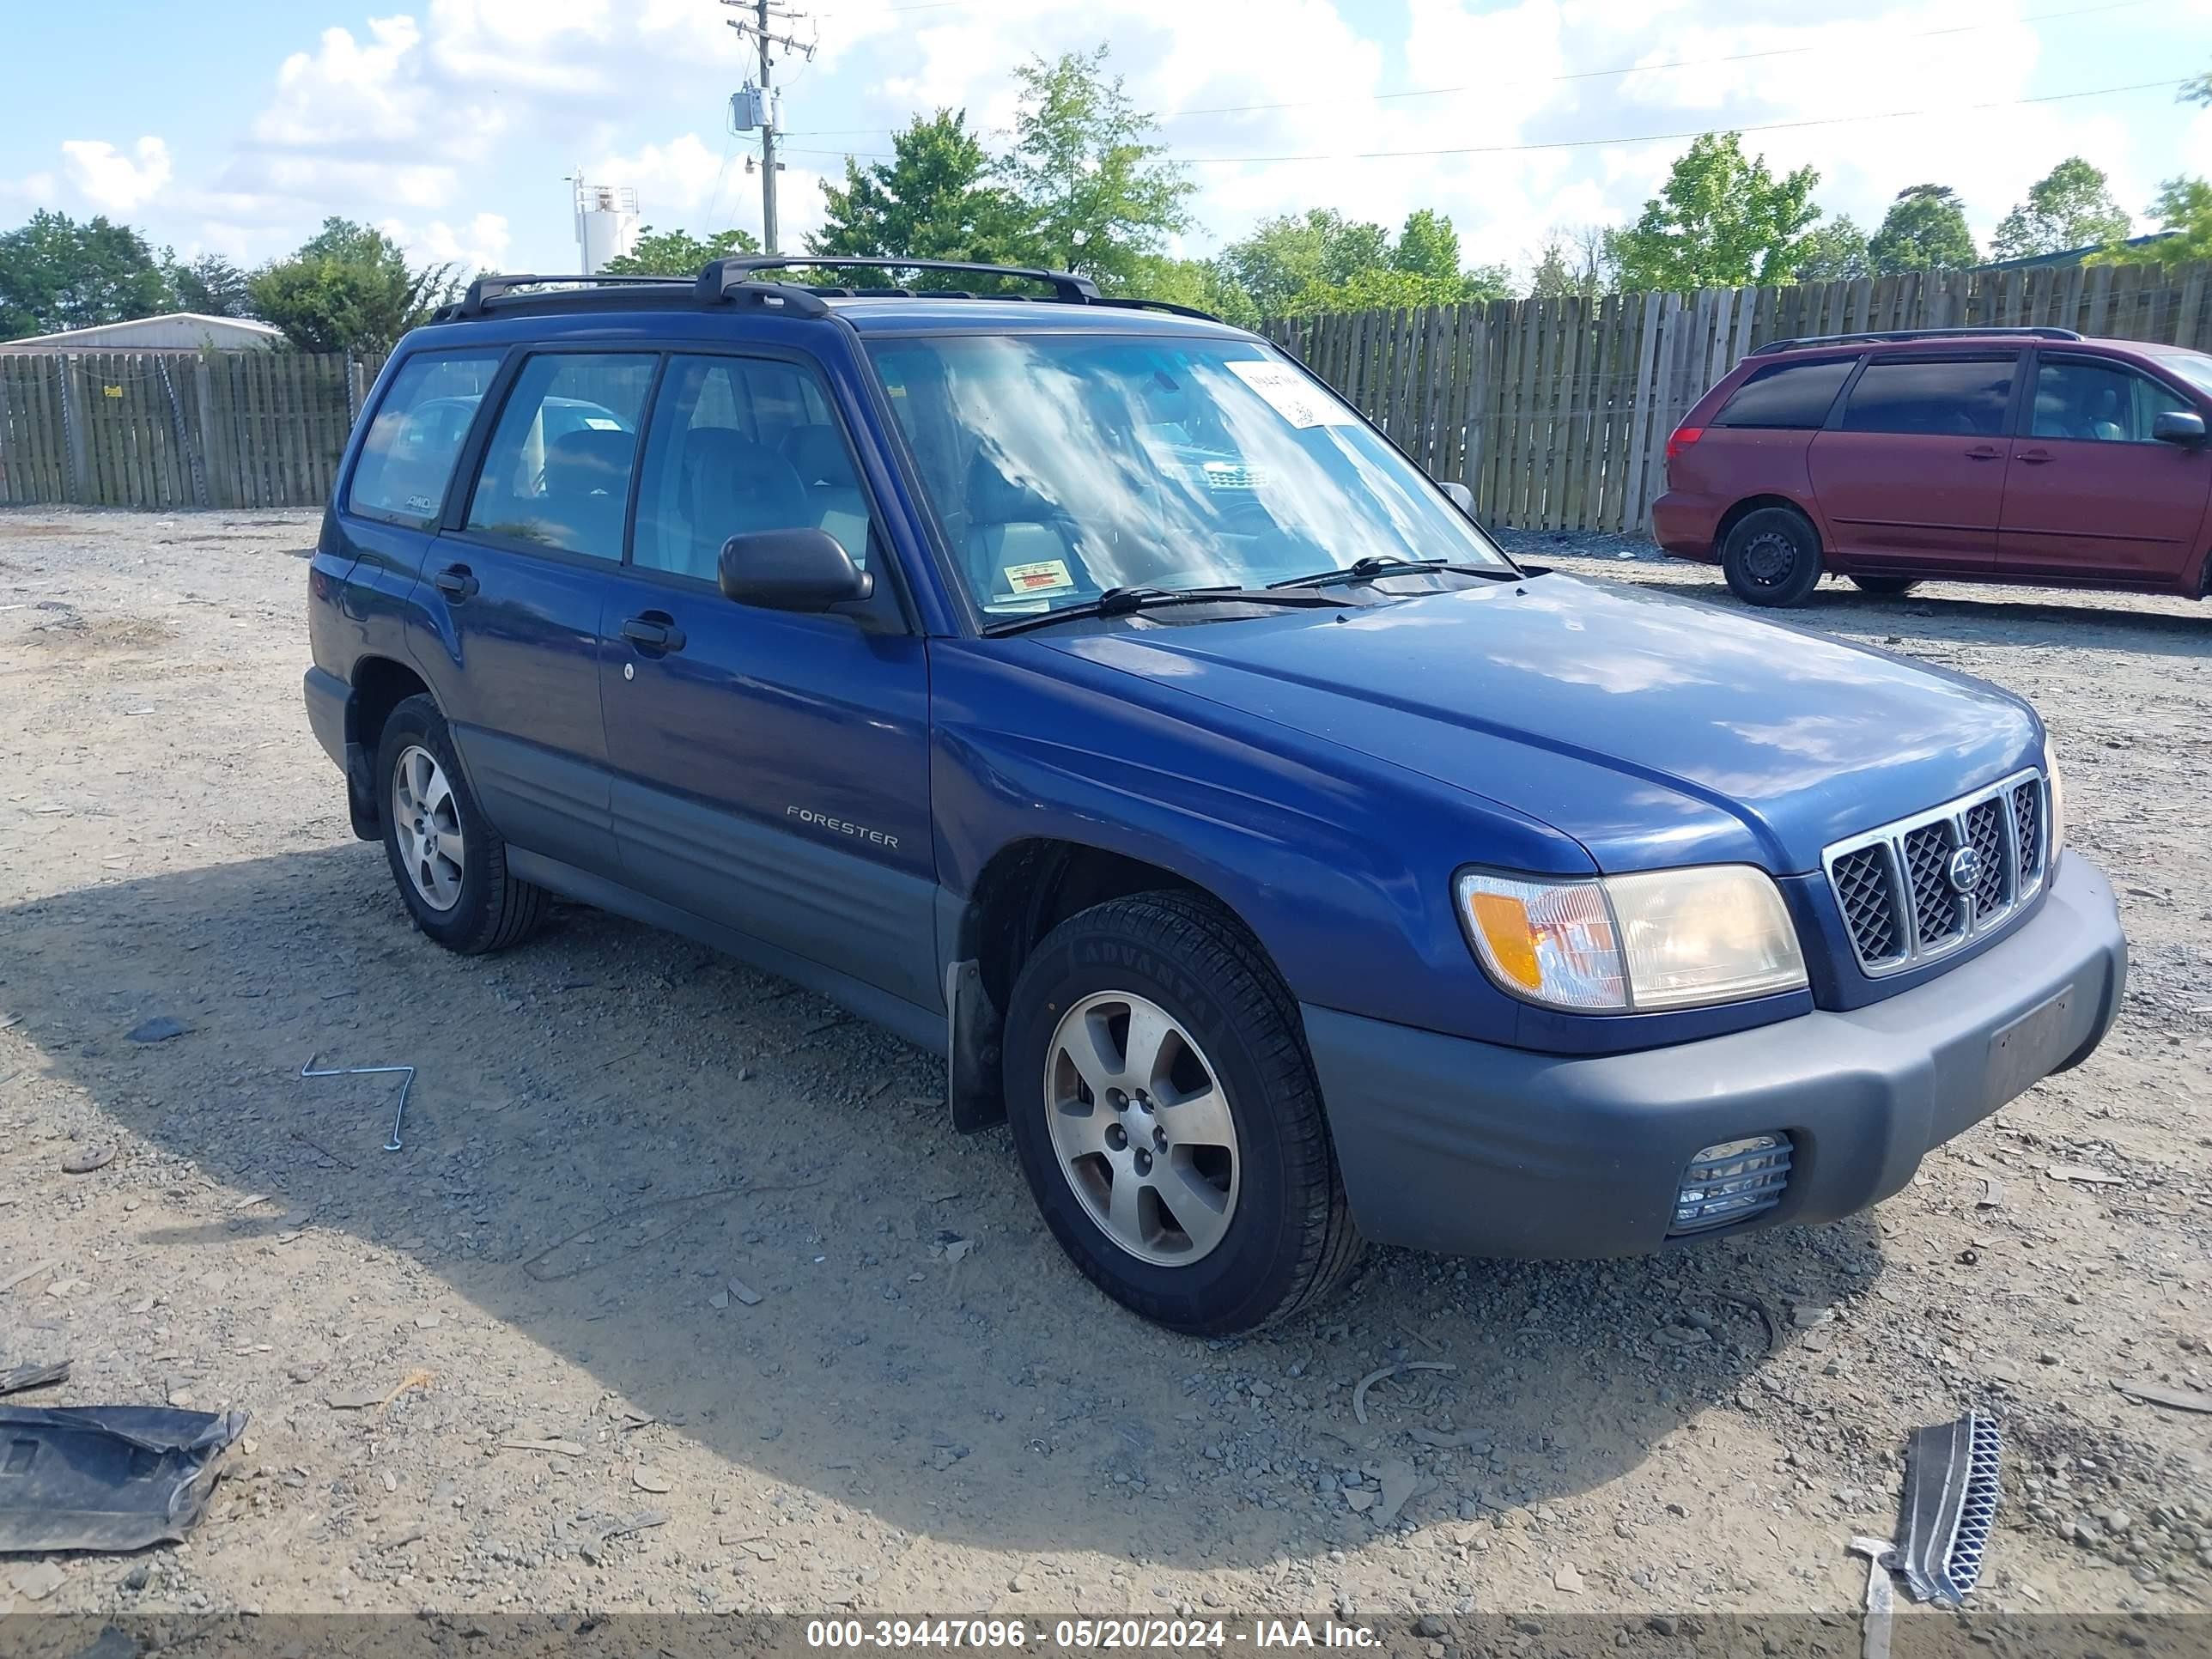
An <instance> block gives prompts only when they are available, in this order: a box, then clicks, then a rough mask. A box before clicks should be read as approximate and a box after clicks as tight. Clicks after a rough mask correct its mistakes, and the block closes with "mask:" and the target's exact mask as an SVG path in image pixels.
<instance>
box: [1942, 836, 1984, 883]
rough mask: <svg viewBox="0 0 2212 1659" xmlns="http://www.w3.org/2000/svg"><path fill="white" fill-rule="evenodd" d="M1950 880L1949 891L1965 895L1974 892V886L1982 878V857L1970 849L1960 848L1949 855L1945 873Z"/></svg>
mask: <svg viewBox="0 0 2212 1659" xmlns="http://www.w3.org/2000/svg"><path fill="white" fill-rule="evenodd" d="M1945 873H1946V874H1947V875H1948V876H1949V878H1950V880H1951V890H1952V891H1953V892H1954V893H1960V894H1966V893H1971V892H1972V891H1973V890H1974V884H1975V883H1976V882H1978V881H1979V880H1980V879H1981V878H1982V855H1981V854H1979V853H1977V852H1976V851H1975V850H1974V849H1973V848H1971V847H1961V848H1960V849H1959V850H1958V851H1957V852H1955V853H1954V854H1951V863H1950V866H1949V867H1948V870H1947V871H1946V872H1945Z"/></svg>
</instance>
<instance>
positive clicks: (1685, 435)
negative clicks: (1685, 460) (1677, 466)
mask: <svg viewBox="0 0 2212 1659" xmlns="http://www.w3.org/2000/svg"><path fill="white" fill-rule="evenodd" d="M1704 436H1705V428H1703V427H1701V426H1678V427H1676V428H1674V432H1673V434H1672V435H1670V436H1669V437H1668V440H1667V459H1668V460H1670V461H1671V460H1673V459H1675V457H1677V456H1679V455H1680V453H1682V452H1683V451H1684V450H1686V449H1687V448H1688V447H1690V446H1691V445H1692V444H1693V443H1695V442H1697V441H1698V440H1699V439H1700V438H1702V437H1704Z"/></svg>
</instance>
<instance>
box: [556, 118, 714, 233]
mask: <svg viewBox="0 0 2212 1659" xmlns="http://www.w3.org/2000/svg"><path fill="white" fill-rule="evenodd" d="M730 170H731V171H735V164H734V163H732V166H731V168H730ZM724 171H725V168H724V162H723V158H722V156H721V155H720V154H718V153H717V152H716V151H714V150H712V149H708V146H707V142H706V140H704V139H703V138H702V137H700V136H699V135H698V134H697V133H696V132H687V133H684V135H683V136H682V137H677V138H671V139H670V140H669V141H668V142H667V143H665V144H647V145H645V146H643V147H642V148H641V149H635V150H633V151H632V152H631V153H630V154H629V155H602V156H601V157H600V158H599V160H598V161H594V162H592V165H591V166H590V167H586V168H585V170H584V176H585V177H586V179H589V180H590V181H591V182H592V183H593V184H595V185H629V187H630V188H631V189H632V190H635V191H636V192H637V202H638V214H639V216H640V217H641V219H643V220H644V222H646V223H647V224H650V225H657V226H659V228H661V229H663V230H665V229H667V228H669V227H670V223H671V221H673V220H678V219H680V218H682V217H683V216H685V215H688V214H690V213H691V212H692V211H694V210H696V209H698V208H701V207H703V206H705V205H707V202H708V197H710V196H711V195H713V194H714V192H715V187H716V185H719V184H720V183H721V182H722V179H723V174H724Z"/></svg>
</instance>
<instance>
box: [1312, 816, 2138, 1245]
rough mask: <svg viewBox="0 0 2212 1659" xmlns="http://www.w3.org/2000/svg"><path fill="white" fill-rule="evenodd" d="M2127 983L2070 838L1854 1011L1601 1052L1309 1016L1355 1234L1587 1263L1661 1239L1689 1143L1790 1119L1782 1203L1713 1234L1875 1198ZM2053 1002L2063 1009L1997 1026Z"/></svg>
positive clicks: (2059, 1065) (2054, 1055)
mask: <svg viewBox="0 0 2212 1659" xmlns="http://www.w3.org/2000/svg"><path fill="white" fill-rule="evenodd" d="M2126 979H2127V941H2126V939H2124V937H2123V936H2122V935H2121V933H2120V924H2119V915H2118V910H2117V908H2116V907H2115V906H2114V904H2113V902H2112V888H2111V886H2110V884H2107V883H2106V880H2105V878H2104V876H2103V874H2102V873H2101V872H2100V871H2099V870H2098V869H2097V868H2096V867H2095V866H2093V865H2092V864H2090V863H2089V862H2088V861H2087V860H2085V859H2082V858H2081V857H2079V856H2077V855H2076V854H2072V853H2067V854H2063V856H2062V857H2061V858H2060V860H2059V861H2058V867H2057V874H2056V876H2055V878H2054V879H2053V881H2052V883H2051V890H2050V891H2049V893H2048V894H2046V895H2045V899H2044V902H2043V904H2042V906H2041V908H2039V909H2038V910H2037V912H2036V913H2035V915H2033V916H2032V917H2030V918H2029V919H2028V920H2027V922H2025V923H2024V924H2023V925H2021V927H2019V928H2018V929H2017V930H2016V931H2015V933H2012V934H2011V935H2010V936H2009V937H2008V938H2007V939H2004V940H2003V941H2002V943H2000V944H1998V945H1994V946H1992V947H1991V948H1990V949H1989V950H1987V951H1984V952H1983V953H1982V954H1981V955H1979V956H1978V957H1974V958H1973V959H1972V960H1971V961H1968V962H1964V963H1960V965H1959V966H1958V967H1957V968H1955V969H1952V970H1951V971H1950V972H1949V973H1948V974H1943V975H1939V976H1937V977H1936V978H1935V979H1933V980H1930V981H1927V982H1926V983H1925V984H1923V985H1918V986H1916V987H1913V988H1912V989H1911V990H1909V991H1903V992H1900V993H1899V994H1897V995H1895V996H1893V997H1889V998H1886V999H1885V1000H1882V1001H1880V1002H1876V1003H1872V1004H1869V1006H1866V1007H1863V1008H1856V1009H1852V1010H1850V1011H1849V1012H1829V1011H1826V1010H1823V1011H1819V1012H1814V1013H1809V1014H1804V1015H1801V1016H1799V1017H1797V1018H1794V1019H1786V1020H1781V1021H1778V1022H1777V1023H1775V1024H1771V1025H1762V1026H1759V1027H1757V1028H1755V1029H1753V1030H1748V1031H1737V1032H1734V1033H1731V1034H1730V1035H1729V1036H1717V1037H1711V1038H1707V1039H1706V1040H1705V1041H1703V1042H1687V1043H1683V1044H1681V1045H1680V1046H1678V1047H1675V1048H1656V1049H1647V1050H1644V1051H1643V1052H1641V1053H1637V1054H1609V1055H1605V1056H1602V1057H1599V1058H1575V1057H1572V1056H1565V1055H1559V1054H1534V1053H1531V1052H1528V1050H1525V1049H1519V1048H1503V1047H1500V1046H1498V1045H1496V1044H1493V1043H1486V1042H1472V1041H1469V1040H1468V1039H1466V1038H1463V1037H1454V1036H1443V1035H1441V1034H1439V1033H1437V1032H1434V1031H1423V1030H1413V1029H1412V1028H1411V1027H1407V1026H1403V1025H1392V1024H1387V1023H1386V1022H1383V1021H1381V1020H1372V1019H1365V1018H1359V1017H1358V1016H1355V1015H1351V1014H1343V1013H1339V1012H1335V1011H1334V1010H1333V1009H1327V1008H1319V1007H1314V1006H1306V1007H1305V1008H1304V1016H1305V1024H1306V1037H1307V1041H1308V1042H1309V1044H1310V1046H1311V1048H1312V1051H1313V1057H1314V1064H1315V1066H1316V1069H1317V1071H1318V1072H1319V1073H1320V1077H1321V1085H1322V1098H1323V1099H1324V1100H1325V1101H1326V1102H1327V1103H1328V1117H1329V1127H1330V1132H1331V1133H1332V1135H1333V1137H1334V1140H1335V1143H1336V1152H1337V1159H1338V1163H1339V1164H1340V1168H1341V1169H1342V1171H1343V1175H1344V1184H1345V1189H1346V1194H1348V1196H1349V1197H1350V1199H1351V1200H1352V1214H1353V1216H1354V1218H1356V1219H1357V1220H1358V1224H1359V1227H1360V1231H1362V1232H1363V1233H1364V1234H1365V1235H1366V1236H1367V1237H1370V1238H1372V1239H1376V1240H1378V1241H1380V1242H1383V1243H1392V1244H1406V1245H1411V1246H1413V1247H1415V1248H1417V1249H1428V1250H1441V1251H1447V1252H1451V1253H1454V1254H1458V1255H1486V1256H1517V1257H1533V1258H1542V1259H1557V1258H1583V1257H1594V1256H1612V1255H1640V1254H1643V1253H1644V1252H1647V1251H1650V1250H1656V1249H1659V1248H1660V1247H1661V1246H1662V1245H1664V1244H1666V1243H1668V1242H1669V1240H1668V1228H1669V1226H1670V1225H1672V1223H1673V1220H1674V1201H1675V1195H1676V1192H1677V1189H1678V1188H1679V1185H1680V1179H1681V1176H1682V1172H1683V1170H1684V1168H1685V1166H1686V1164H1688V1163H1689V1161H1690V1159H1691V1157H1692V1154H1694V1153H1696V1152H1698V1151H1699V1149H1701V1148H1703V1147H1706V1146H1716V1145H1718V1144H1719V1143H1721V1142H1723V1141H1729V1140H1733V1139H1737V1138H1739V1137H1742V1136H1747V1135H1756V1134H1763V1133H1776V1132H1780V1133H1786V1134H1788V1135H1789V1137H1790V1143H1791V1152H1792V1168H1791V1174H1790V1184H1789V1186H1788V1188H1787V1189H1786V1190H1785V1191H1784V1195H1783V1198H1782V1201H1781V1203H1780V1204H1779V1205H1778V1206H1777V1207H1775V1208H1773V1209H1771V1210H1769V1211H1766V1212H1765V1213H1763V1214H1761V1215H1759V1216H1758V1217H1757V1218H1754V1219H1753V1220H1751V1221H1748V1222H1745V1223H1743V1224H1741V1225H1738V1226H1735V1227H1730V1228H1726V1229H1722V1230H1719V1231H1720V1232H1729V1233H1732V1232H1738V1231H1745V1230H1746V1229H1747V1228H1750V1227H1757V1226H1771V1225H1776V1224H1778V1223H1787V1222H1817V1221H1832V1220H1834V1219H1835V1218H1838V1217H1839V1216H1845V1215H1849V1214H1851V1213H1852V1212H1855V1211H1857V1210H1863V1209H1864V1208H1865V1207H1866V1206H1869V1205H1870V1204H1874V1203H1876V1202H1879V1201H1880V1200H1882V1199H1885V1198H1887V1197H1888V1196H1889V1195H1890V1194H1892V1193H1894V1192H1896V1191H1897V1190H1898V1189H1899V1188H1901V1187H1903V1186H1904V1185H1905V1182H1908V1181H1910V1180H1911V1178H1912V1176H1913V1172H1914V1171H1915V1170H1917V1169H1918V1168H1919V1167H1920V1160H1921V1158H1923V1156H1924V1155H1925V1154H1926V1152H1928V1150H1929V1148H1930V1147H1933V1146H1941V1145H1942V1143H1943V1142H1944V1141H1947V1140H1948V1139H1951V1138H1952V1137H1953V1136H1954V1135H1956V1134H1958V1133H1960V1132H1961V1131H1962V1130H1965V1129H1966V1128H1968V1127H1971V1126H1972V1125H1973V1124H1975V1123H1978V1122H1979V1121H1981V1120H1982V1119H1983V1118H1984V1117H1986V1116H1988V1115H1990V1113H1991V1112H1994V1111H1995V1110H1996V1109H1997V1108H1998V1107H2000V1106H2002V1105H2003V1104H2004V1103H2005V1101H2006V1100H2007V1099H2008V1098H2010V1097H2012V1096H2014V1095H2016V1094H2018V1093H2019V1092H2021V1091H2022V1090H2024V1089H2026V1088H2027V1087H2028V1086H2029V1085H2031V1084H2033V1082H2035V1081H2036V1080H2037V1079H2039V1078H2040V1077H2042V1076H2044V1075H2046V1074H2047V1073H2051V1072H2056V1071H2063V1070H2064V1069H2065V1068H2066V1067H2068V1066H2075V1065H2078V1064H2080V1063H2081V1061H2082V1060H2086V1059H2087V1057H2088V1055H2089V1053H2090V1051H2091V1050H2092V1049H2093V1048H2095V1047H2096V1046H2097V1044H2098V1043H2099V1042H2101V1041H2102V1040H2103V1038H2104V1036H2105V1033H2106V1031H2107V1030H2109V1029H2111V1026H2112V1019H2113V1018H2114V1016H2115V1015H2116V1014H2117V1013H2118V1011H2119V1006H2120V994H2121V990H2122V988H2123V987H2124V984H2125V982H2126ZM2061 997H2063V998H2065V999H2067V1001H2066V1005H2065V1006H2064V1008H2063V1010H2062V1011H2057V1012H2053V1013H2051V1014H2048V1015H2045V1017H2043V1018H2039V1019H2038V1020H2035V1021H2031V1022H2028V1023H2027V1024H2026V1025H2024V1026H2019V1027H2015V1021H2019V1020H2021V1018H2022V1017H2023V1016H2025V1015H2028V1014H2031V1013H2034V1012H2037V1011H2038V1010H2040V1009H2043V1008H2044V1007H2045V1006H2046V1005H2048V1004H2051V1002H2052V1001H2053V1000H2054V999H2057V998H2061ZM2008 1028H2009V1029H2008ZM2029 1030H2032V1031H2033V1040H2034V1052H2033V1054H2027V1055H2025V1056H2024V1055H2023V1054H2022V1053H2021V1046H2020V1045H2021V1042H2022V1041H2023V1040H2024V1039H2023V1035H2022V1034H2023V1033H2025V1032H2027V1031H2029ZM2000 1033H2005V1034H2006V1044H2007V1048H2006V1049H2005V1051H2004V1052H2002V1053H2001V1052H2000V1051H1999V1047H1998V1044H1997V1042H1996V1038H1997V1037H1998V1035H1999V1034H2000ZM1717 1236H1719V1235H1718V1233H1701V1234H1698V1235H1696V1237H1717Z"/></svg>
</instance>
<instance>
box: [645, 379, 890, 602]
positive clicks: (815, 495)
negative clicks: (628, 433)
mask: <svg viewBox="0 0 2212 1659" xmlns="http://www.w3.org/2000/svg"><path fill="white" fill-rule="evenodd" d="M868 523H869V519H868V504H867V498H866V496H865V495H862V493H861V491H860V478H859V477H858V476H857V475H856V474H855V473H854V470H853V458H852V453H851V451H849V450H848V449H847V447H845V435H844V433H843V431H842V428H840V427H839V426H838V424H837V417H836V414H835V413H834V412H833V411H832V410H831V409H830V407H829V394H828V392H827V391H826V389H825V388H824V387H823V385H822V382H821V380H820V377H819V376H817V374H815V372H814V371H813V370H812V369H811V368H802V367H801V366H800V365H799V364H797V363H791V362H782V361H781V360H776V359H769V358H754V357H673V358H671V359H670V360H669V364H668V373H667V374H666V375H665V376H664V377H663V378H662V380H661V383H660V397H659V402H658V404H656V406H655V408H654V410H653V436H652V437H651V439H650V440H649V441H647V445H646V453H645V475H644V477H643V479H642V481H641V483H640V486H639V489H638V495H637V539H636V541H635V544H633V546H632V547H631V550H630V562H631V563H632V564H634V565H635V566H636V567H638V568H640V569H642V570H664V571H667V572H669V573H671V574H675V575H679V576H696V577H698V578H699V579H700V580H704V581H712V580H714V574H715V569H716V567H717V566H718V565H719V564H720V555H721V550H722V544H723V543H724V542H726V541H727V540H728V539H729V538H731V537H732V536H736V535H742V534H747V533H750V532H754V531H760V530H799V529H806V530H820V531H823V532H825V533H827V534H829V535H830V536H834V537H835V538H836V539H837V541H838V543H839V544H841V545H842V547H843V548H844V550H845V551H846V552H848V553H849V554H851V555H852V556H853V562H854V563H855V564H858V565H860V566H862V567H863V568H865V567H866V563H867V559H868Z"/></svg>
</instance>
